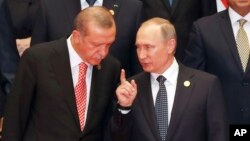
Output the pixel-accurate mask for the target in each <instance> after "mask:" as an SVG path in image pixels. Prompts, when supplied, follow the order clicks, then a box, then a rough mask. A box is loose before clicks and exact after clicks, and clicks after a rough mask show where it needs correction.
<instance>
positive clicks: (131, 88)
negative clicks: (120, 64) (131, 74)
mask: <svg viewBox="0 0 250 141" xmlns="http://www.w3.org/2000/svg"><path fill="white" fill-rule="evenodd" d="M120 81H121V84H120V86H118V88H117V89H116V96H117V98H118V102H119V104H120V105H121V106H123V107H129V106H131V105H132V104H133V101H134V99H135V97H136V94H137V85H136V83H135V80H132V81H131V82H129V81H127V80H126V74H125V70H124V69H122V70H121V75H120Z"/></svg>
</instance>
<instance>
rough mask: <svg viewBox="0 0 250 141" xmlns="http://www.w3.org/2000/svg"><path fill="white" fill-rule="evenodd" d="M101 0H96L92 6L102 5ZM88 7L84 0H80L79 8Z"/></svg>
mask: <svg viewBox="0 0 250 141" xmlns="http://www.w3.org/2000/svg"><path fill="white" fill-rule="evenodd" d="M102 3H103V0H96V1H95V4H94V6H102ZM87 7H89V4H88V3H87V2H86V0H81V9H85V8H87Z"/></svg>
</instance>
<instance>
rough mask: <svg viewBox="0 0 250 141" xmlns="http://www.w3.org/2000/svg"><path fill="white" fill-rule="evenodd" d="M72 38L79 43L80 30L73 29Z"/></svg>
mask: <svg viewBox="0 0 250 141" xmlns="http://www.w3.org/2000/svg"><path fill="white" fill-rule="evenodd" d="M72 38H73V42H74V43H75V44H79V43H80V39H81V38H80V32H79V31H77V30H73V32H72Z"/></svg>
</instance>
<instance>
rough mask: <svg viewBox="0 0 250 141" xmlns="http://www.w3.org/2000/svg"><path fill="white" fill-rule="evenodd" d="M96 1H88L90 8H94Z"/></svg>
mask: <svg viewBox="0 0 250 141" xmlns="http://www.w3.org/2000/svg"><path fill="white" fill-rule="evenodd" d="M95 1H96V0H86V2H87V3H88V4H89V6H93V5H94V4H95Z"/></svg>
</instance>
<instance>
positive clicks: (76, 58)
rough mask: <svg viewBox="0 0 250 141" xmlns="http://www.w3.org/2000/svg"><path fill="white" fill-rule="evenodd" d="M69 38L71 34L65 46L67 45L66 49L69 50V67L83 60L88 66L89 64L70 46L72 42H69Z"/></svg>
mask: <svg viewBox="0 0 250 141" xmlns="http://www.w3.org/2000/svg"><path fill="white" fill-rule="evenodd" d="M70 39H71V35H70V36H69V37H68V39H67V46H68V50H69V60H70V67H71V68H73V67H75V66H78V65H79V64H80V63H81V62H84V63H85V64H87V65H88V67H90V66H91V65H90V64H88V63H87V62H85V61H83V60H82V58H81V57H80V56H79V55H78V54H77V52H76V51H75V49H74V48H73V46H72V43H71V40H70Z"/></svg>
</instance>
